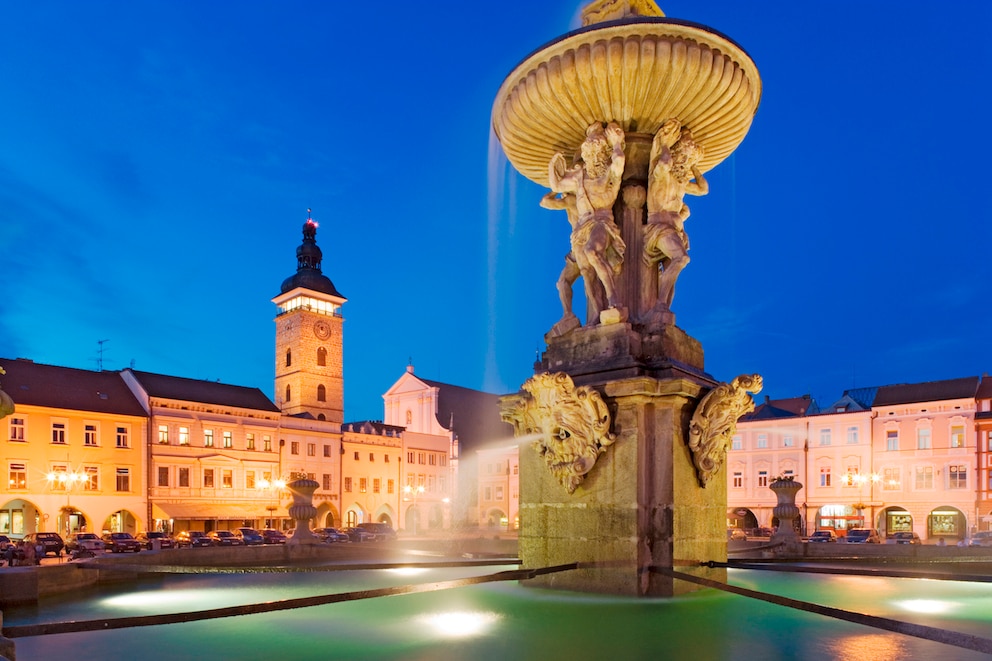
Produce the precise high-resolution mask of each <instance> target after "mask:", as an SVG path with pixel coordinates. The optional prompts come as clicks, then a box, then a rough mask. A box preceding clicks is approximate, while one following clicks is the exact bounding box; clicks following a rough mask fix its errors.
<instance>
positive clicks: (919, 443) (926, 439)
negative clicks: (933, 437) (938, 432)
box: [916, 427, 930, 450]
mask: <svg viewBox="0 0 992 661" xmlns="http://www.w3.org/2000/svg"><path fill="white" fill-rule="evenodd" d="M916 449H917V450H929V449H930V430H929V429H927V428H925V427H924V428H923V429H917V430H916Z"/></svg>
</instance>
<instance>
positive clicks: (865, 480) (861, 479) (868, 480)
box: [849, 473, 882, 528]
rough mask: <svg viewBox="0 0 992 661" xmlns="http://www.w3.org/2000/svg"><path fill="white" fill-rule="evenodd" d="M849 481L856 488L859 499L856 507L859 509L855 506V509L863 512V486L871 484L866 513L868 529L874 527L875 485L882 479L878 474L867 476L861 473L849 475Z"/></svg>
mask: <svg viewBox="0 0 992 661" xmlns="http://www.w3.org/2000/svg"><path fill="white" fill-rule="evenodd" d="M849 479H850V483H851V484H855V485H857V487H858V499H859V502H858V505H860V506H861V507H857V506H855V509H860V510H864V506H865V503H864V495H865V485H866V484H871V494H870V496H869V500H868V512H869V517H870V518H869V523H870V524H871V525H869V526H868V527H869V528H874V527H875V485H876V484H878V482H879V481H880V480H881V479H882V478H881V476H880V475H879V474H878V473H871V474H868V475H863V474H861V473H853V474H849ZM862 518H864V515H862ZM863 523H864V522H863V521H862V524H863Z"/></svg>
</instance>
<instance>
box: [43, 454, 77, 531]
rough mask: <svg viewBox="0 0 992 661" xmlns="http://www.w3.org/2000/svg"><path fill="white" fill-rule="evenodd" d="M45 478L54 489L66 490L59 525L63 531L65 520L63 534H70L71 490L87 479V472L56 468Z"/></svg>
mask: <svg viewBox="0 0 992 661" xmlns="http://www.w3.org/2000/svg"><path fill="white" fill-rule="evenodd" d="M45 479H46V480H48V486H49V488H50V489H51V490H52V491H56V490H58V491H65V507H63V508H62V512H61V513H60V514H59V522H58V524H57V527H58V529H59V531H60V532H63V526H62V523H63V522H64V523H65V528H64V532H63V534H65V535H68V534H69V533H71V532H72V530H71V529H70V527H71V522H70V518H71V517H72V512H73V510H72V505H71V504H70V502H69V499H70V497H71V496H70V492H71V491H72V488H73V487H74V486H76V485H77V484H80V483H82V482H85V481H86V474H85V473H76V472H74V471H70V470H68V469H67V468H66V469H62V470H54V471H52V472H50V473H48V475H46V476H45Z"/></svg>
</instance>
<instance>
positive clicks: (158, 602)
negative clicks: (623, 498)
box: [4, 567, 992, 661]
mask: <svg viewBox="0 0 992 661" xmlns="http://www.w3.org/2000/svg"><path fill="white" fill-rule="evenodd" d="M501 569H504V568H502V567H500V568H494V567H488V568H484V567H483V568H480V567H472V568H444V569H431V570H420V571H418V572H417V573H416V574H415V575H412V576H411V575H409V574H407V573H406V572H397V571H389V572H387V571H369V570H361V571H340V572H329V573H307V574H249V575H209V576H180V577H176V576H169V577H165V578H162V579H160V580H156V581H155V582H154V584H145V585H144V586H143V587H138V588H135V589H131V590H123V589H121V590H117V591H105V592H103V593H102V594H101V595H100V596H96V597H90V598H86V599H78V600H77V599H66V598H62V599H58V600H46V601H45V602H43V603H42V604H41V605H40V607H39V608H38V609H10V610H8V611H7V612H6V613H5V614H4V615H5V623H6V624H8V625H16V624H27V623H31V622H37V621H54V620H68V619H91V618H98V617H120V616H122V615H143V614H150V613H164V612H181V611H190V610H202V609H206V608H216V607H220V606H229V605H236V604H246V603H256V602H262V601H272V600H275V599H286V598H295V597H302V596H314V595H320V594H328V593H337V592H345V591H349V590H358V589H365V588H376V587H388V586H395V585H404V584H407V583H425V582H434V581H444V580H451V579H455V578H462V577H466V576H472V575H480V574H486V573H491V572H495V571H499V570H501ZM729 575H730V580H731V582H732V583H734V584H737V585H742V586H745V587H750V588H752V589H755V590H760V591H765V592H771V593H774V594H780V595H783V596H789V597H792V598H795V599H800V600H805V601H811V602H815V603H819V604H823V605H827V606H834V607H838V608H847V609H850V610H854V611H859V612H863V613H869V614H872V615H879V616H883V617H890V618H893V619H899V620H904V621H912V622H917V623H920V624H926V625H929V626H935V627H942V628H946V629H948V630H953V631H960V632H964V633H972V634H975V635H979V636H987V635H989V632H990V631H992V626H990V624H992V586H989V585H987V584H970V583H961V582H949V581H923V580H912V579H883V578H875V577H859V578H853V579H852V578H850V577H836V576H822V575H816V576H814V575H796V574H776V573H772V572H760V571H751V570H731V571H730V572H729ZM16 645H17V653H18V659H19V660H20V661H30V660H32V659H54V658H60V657H64V656H66V655H67V654H69V653H71V654H72V655H73V657H74V658H107V657H110V656H113V657H115V658H129V657H137V658H141V659H142V660H143V661H153V660H155V659H187V658H190V657H203V658H214V659H228V658H239V659H266V660H267V661H271V660H272V659H355V658H362V659H425V660H427V659H430V660H432V661H433V660H435V659H473V660H475V659H480V660H482V659H499V660H503V659H542V660H543V659H549V658H566V657H567V658H568V659H569V660H570V661H574V660H580V659H615V660H617V661H619V660H621V659H624V660H626V659H659V658H690V659H691V660H692V661H708V660H711V659H712V660H735V659H747V660H751V659H814V658H815V659H856V660H857V661H866V660H867V659H872V660H873V661H875V660H881V661H885V660H888V659H915V658H919V659H928V660H930V659H948V660H950V659H969V658H975V659H978V658H983V657H982V656H981V655H978V654H977V653H972V652H968V651H966V650H961V649H958V648H954V647H949V646H946V645H941V644H938V643H933V642H929V641H925V640H920V639H916V638H910V637H907V636H902V635H898V634H892V633H888V632H880V631H877V630H874V629H870V628H868V627H864V626H860V625H855V624H851V623H847V622H841V621H837V620H833V619H830V618H826V617H822V616H818V615H813V614H809V613H805V612H799V611H794V610H790V609H787V608H783V607H780V606H775V605H772V604H768V603H765V602H760V601H756V600H752V599H747V598H745V597H740V596H737V595H732V594H727V593H722V592H717V591H713V590H706V591H703V592H699V593H695V594H692V595H688V596H685V597H679V598H677V599H669V600H665V599H650V600H638V599H630V598H621V597H606V596H597V595H578V594H573V593H563V592H554V591H547V590H538V589H528V588H523V587H521V586H519V585H517V584H516V583H497V584H484V585H476V586H471V587H464V588H456V589H452V590H445V591H438V592H430V593H417V594H408V595H401V596H393V597H382V598H378V599H369V600H363V601H355V602H350V603H340V604H328V605H326V606H318V607H313V608H306V609H300V610H293V611H283V612H277V613H270V614H265V615H252V616H242V617H233V618H223V619H217V620H210V621H205V622H193V623H189V624H176V625H167V626H155V627H145V628H141V629H125V630H115V631H101V632H94V633H85V634H60V635H53V636H44V637H34V638H21V639H18V640H17V641H16Z"/></svg>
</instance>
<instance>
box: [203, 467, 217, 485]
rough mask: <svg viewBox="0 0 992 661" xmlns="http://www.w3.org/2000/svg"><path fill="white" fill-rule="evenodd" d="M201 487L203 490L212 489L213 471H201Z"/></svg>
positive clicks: (205, 469) (210, 469)
mask: <svg viewBox="0 0 992 661" xmlns="http://www.w3.org/2000/svg"><path fill="white" fill-rule="evenodd" d="M203 487H204V488H205V489H213V488H214V469H213V468H204V469H203Z"/></svg>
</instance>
